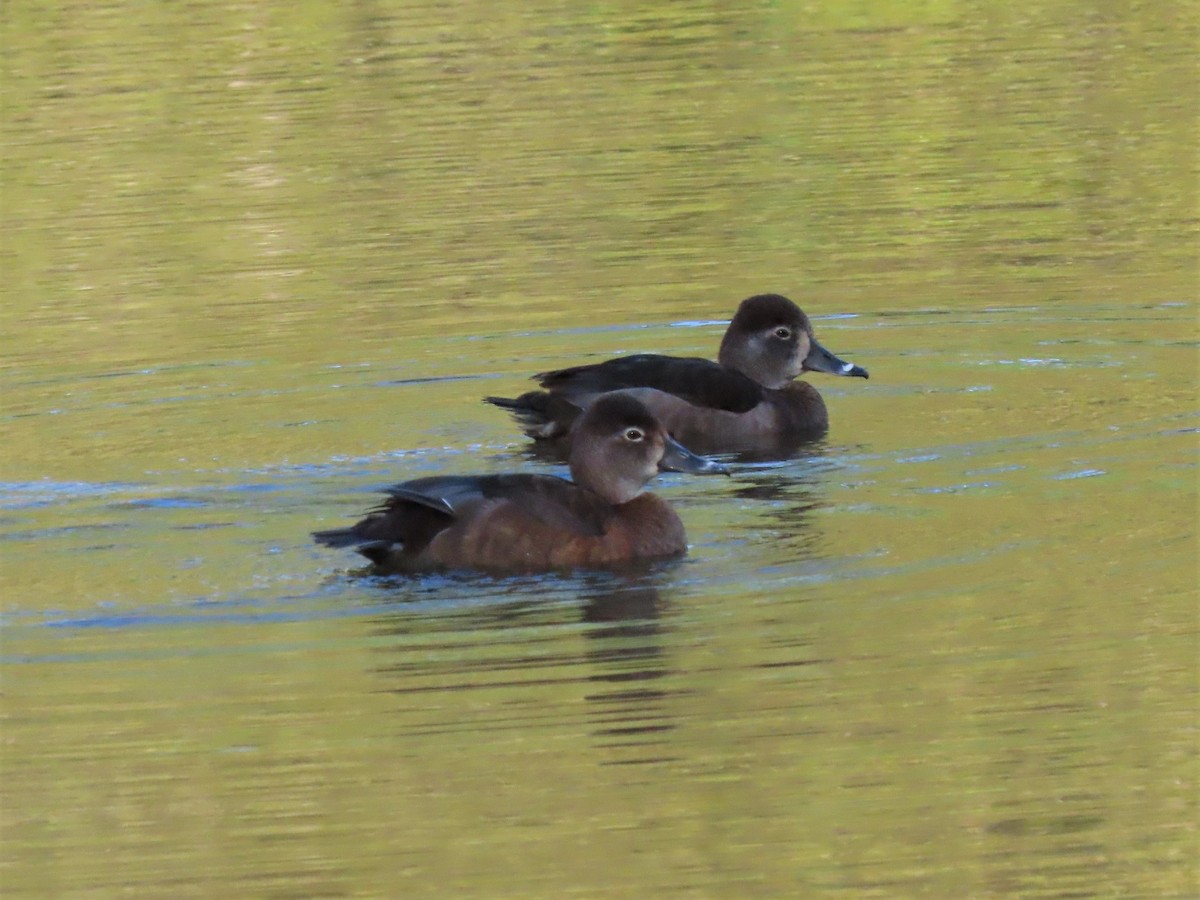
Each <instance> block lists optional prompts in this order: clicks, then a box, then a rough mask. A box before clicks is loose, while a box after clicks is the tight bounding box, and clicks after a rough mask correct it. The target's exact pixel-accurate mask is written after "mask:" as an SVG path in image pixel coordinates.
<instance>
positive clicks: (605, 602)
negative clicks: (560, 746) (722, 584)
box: [375, 572, 676, 765]
mask: <svg viewBox="0 0 1200 900" xmlns="http://www.w3.org/2000/svg"><path fill="white" fill-rule="evenodd" d="M660 575H661V573H659V574H658V575H656V574H655V573H653V572H641V573H636V572H631V573H611V572H610V573H593V574H591V575H588V576H581V577H578V578H571V579H567V580H564V581H562V582H550V583H547V582H546V581H545V580H535V579H507V580H505V579H497V580H493V581H492V582H490V583H488V582H479V581H475V582H472V584H473V586H474V587H476V588H480V587H482V588H484V591H485V592H486V593H487V594H488V595H490V596H482V597H481V596H478V595H477V596H474V597H472V598H471V601H472V602H470V603H469V604H468V605H461V604H460V605H458V606H457V607H451V606H449V605H448V603H447V595H449V594H453V595H455V596H456V598H457V599H459V600H460V601H461V598H462V595H461V593H459V592H458V591H457V590H453V589H454V588H458V587H461V586H462V583H463V582H461V581H459V580H457V579H455V580H449V579H447V580H445V581H444V582H443V583H441V584H435V585H430V586H429V588H428V590H423V591H413V590H412V587H413V586H412V584H411V582H405V583H404V587H405V593H404V599H403V600H401V599H400V598H399V597H397V598H396V602H395V603H394V604H390V606H389V610H388V612H387V613H386V614H385V615H383V616H380V617H377V618H376V619H375V621H376V623H377V624H378V626H379V630H378V632H377V637H385V638H390V640H388V641H387V648H386V652H387V654H388V658H387V660H386V662H385V663H384V664H383V665H381V666H379V667H378V668H377V671H378V672H379V673H380V674H381V675H383V676H384V677H386V678H387V680H388V681H389V684H388V686H387V688H386V690H388V691H390V692H391V693H393V694H395V695H397V696H398V697H403V698H404V700H403V702H402V706H403V708H402V709H401V710H399V712H400V714H401V715H402V717H403V718H404V719H405V720H406V722H407V723H408V724H407V725H406V726H405V734H406V735H407V736H409V737H414V738H416V737H421V736H428V735H436V734H459V735H471V736H472V737H473V738H474V739H485V738H486V734H487V733H492V732H496V731H508V730H517V731H523V732H526V737H528V738H531V739H537V738H538V737H539V733H540V732H544V731H547V730H550V731H554V732H558V733H559V734H558V736H559V737H562V735H561V733H560V732H561V729H563V728H568V729H570V728H574V729H576V731H577V733H578V732H583V733H586V734H587V735H588V736H589V738H590V740H589V741H588V743H590V744H591V745H592V747H593V748H594V749H597V750H600V751H601V754H602V755H601V758H600V759H599V760H598V761H599V763H600V764H602V765H616V764H623V765H630V764H636V763H647V762H657V761H663V760H667V759H673V758H674V755H673V754H672V753H670V752H668V750H667V749H666V748H667V745H668V739H667V738H666V734H667V733H668V732H671V731H673V730H674V729H675V728H676V722H675V716H674V715H673V714H672V712H671V698H672V696H673V695H674V693H676V692H673V691H671V690H670V689H668V688H666V687H664V680H665V679H666V678H667V676H668V675H670V674H671V667H670V662H669V660H670V655H669V653H668V652H667V649H666V647H665V646H664V636H665V634H666V628H665V625H664V622H663V613H664V612H665V611H666V610H667V608H668V603H667V601H666V600H665V599H664V596H663V594H662V592H661V591H660V589H659V586H658V584H657V583H656V581H657V578H658V577H660ZM377 583H378V584H379V586H380V587H381V588H384V587H385V584H383V583H380V582H379V580H377ZM400 584H401V583H400V582H393V583H392V586H394V587H399V586H400ZM539 587H540V588H541V589H542V594H541V596H539V597H536V598H531V594H533V593H534V591H535V590H536V589H537V588H539ZM547 588H549V590H547ZM581 637H582V643H581ZM451 694H456V695H459V696H458V698H456V699H455V700H450V699H449V698H448V695H451ZM435 698H436V699H435ZM580 700H582V701H583V703H582V705H581V704H580ZM456 709H457V710H458V711H457V712H455V711H454V710H456ZM542 736H543V737H544V735H542Z"/></svg>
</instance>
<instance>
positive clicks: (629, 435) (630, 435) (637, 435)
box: [625, 428, 646, 442]
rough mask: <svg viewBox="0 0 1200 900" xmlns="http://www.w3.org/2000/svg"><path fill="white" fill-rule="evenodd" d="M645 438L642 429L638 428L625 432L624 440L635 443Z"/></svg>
mask: <svg viewBox="0 0 1200 900" xmlns="http://www.w3.org/2000/svg"><path fill="white" fill-rule="evenodd" d="M645 437H646V434H645V432H643V431H642V429H640V428H630V429H629V430H628V431H626V432H625V440H627V441H635V442H636V441H640V440H643V439H644V438H645Z"/></svg>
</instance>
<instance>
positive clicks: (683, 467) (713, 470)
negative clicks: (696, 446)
mask: <svg viewBox="0 0 1200 900" xmlns="http://www.w3.org/2000/svg"><path fill="white" fill-rule="evenodd" d="M658 468H659V470H660V471H664V472H687V473H688V474H691V475H728V474H729V466H726V465H722V464H721V463H719V462H716V461H715V460H711V459H709V458H708V457H706V456H700V455H699V454H698V453H693V452H692V451H691V450H689V449H688V448H687V447H685V446H683V444H681V443H679V441H677V440H675V439H674V438H673V437H667V438H666V445H665V447H664V448H663V455H662V459H660V460H659V461H658Z"/></svg>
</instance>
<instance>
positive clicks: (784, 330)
mask: <svg viewBox="0 0 1200 900" xmlns="http://www.w3.org/2000/svg"><path fill="white" fill-rule="evenodd" d="M791 336H792V329H790V328H788V327H787V326H786V325H780V326H779V327H778V328H776V329H775V337H777V338H779V339H780V340H781V341H786V340H787V339H788V338H790V337H791Z"/></svg>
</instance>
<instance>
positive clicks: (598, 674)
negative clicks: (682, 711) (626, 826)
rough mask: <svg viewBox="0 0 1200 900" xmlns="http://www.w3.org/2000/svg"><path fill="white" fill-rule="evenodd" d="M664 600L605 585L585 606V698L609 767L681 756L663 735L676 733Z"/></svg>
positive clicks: (641, 587)
mask: <svg viewBox="0 0 1200 900" xmlns="http://www.w3.org/2000/svg"><path fill="white" fill-rule="evenodd" d="M663 611H664V600H663V597H662V595H661V594H660V593H659V591H658V589H657V588H656V587H654V586H652V585H647V584H638V583H636V582H633V583H628V584H608V585H606V586H604V587H603V588H602V589H599V590H595V591H593V592H592V593H590V594H589V595H588V596H587V597H586V600H585V603H584V606H583V621H584V622H586V623H588V624H589V625H591V626H592V627H590V628H588V629H587V631H585V632H584V634H585V636H586V638H587V644H586V649H585V654H586V656H587V659H588V660H589V662H590V669H591V674H590V675H589V676H588V680H589V681H590V682H591V683H592V684H593V685H594V686H595V689H594V690H592V691H590V692H589V693H588V694H587V695H586V699H587V701H588V703H589V708H590V709H591V719H592V729H593V730H592V734H593V737H594V738H595V740H596V743H597V744H598V745H599V746H601V747H603V748H605V750H607V751H609V752H610V753H611V754H615V755H612V756H610V758H609V759H608V760H606V763H607V764H609V765H616V764H621V765H632V764H637V763H650V762H666V761H669V760H672V759H675V758H676V756H675V755H674V754H673V753H671V752H669V751H668V749H667V748H669V747H670V746H671V742H670V741H669V740H668V738H667V736H666V733H667V732H670V731H673V730H674V729H675V728H676V723H675V720H674V717H673V716H672V714H671V711H670V698H671V691H670V690H669V688H667V687H666V686H665V685H664V684H663V679H664V678H666V676H668V675H669V674H671V668H670V664H669V657H668V655H667V653H666V652H665V650H664V647H663V634H664V626H663V622H662V619H661V615H662V612H663Z"/></svg>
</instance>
